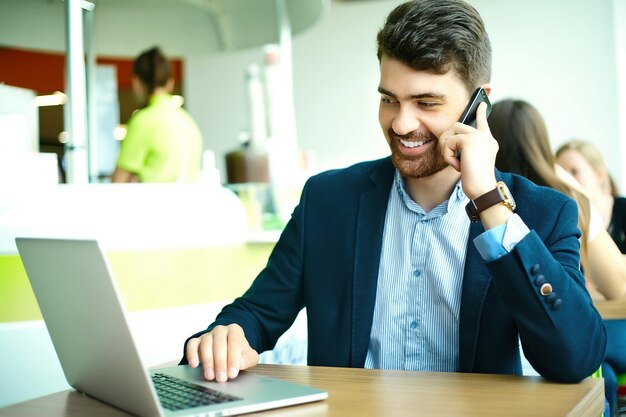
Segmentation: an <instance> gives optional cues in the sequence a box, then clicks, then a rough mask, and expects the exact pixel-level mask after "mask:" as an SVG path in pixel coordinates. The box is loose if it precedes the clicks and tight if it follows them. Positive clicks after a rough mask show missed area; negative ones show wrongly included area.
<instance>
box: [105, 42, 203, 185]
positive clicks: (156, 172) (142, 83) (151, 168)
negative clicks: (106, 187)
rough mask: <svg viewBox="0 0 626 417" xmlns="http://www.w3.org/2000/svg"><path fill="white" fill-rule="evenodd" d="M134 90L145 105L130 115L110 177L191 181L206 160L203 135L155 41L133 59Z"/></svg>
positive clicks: (197, 175)
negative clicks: (176, 89) (176, 91)
mask: <svg viewBox="0 0 626 417" xmlns="http://www.w3.org/2000/svg"><path fill="white" fill-rule="evenodd" d="M132 84H133V93H134V95H135V99H136V100H137V101H138V103H139V104H140V106H141V108H140V109H139V110H137V111H136V112H135V113H134V114H133V115H132V116H131V118H130V120H129V122H128V127H127V133H126V137H125V138H124V140H123V141H122V145H121V149H120V154H119V157H118V160H117V164H116V168H115V171H114V172H113V175H112V176H111V181H112V182H192V181H196V180H198V178H199V176H200V169H201V164H202V148H203V143H202V135H201V133H200V129H198V126H197V125H196V123H195V122H194V120H193V119H192V118H191V116H190V115H189V113H187V111H185V109H183V108H182V107H181V103H180V101H179V100H175V99H174V98H173V97H172V96H171V92H172V89H173V87H174V79H173V78H172V74H171V68H170V63H169V62H168V61H167V59H166V58H165V56H164V55H163V54H162V53H161V51H160V50H159V48H157V47H154V48H152V49H149V50H147V51H145V52H143V53H142V54H141V55H139V57H138V58H137V59H135V62H134V65H133V78H132Z"/></svg>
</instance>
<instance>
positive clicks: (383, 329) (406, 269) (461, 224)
mask: <svg viewBox="0 0 626 417" xmlns="http://www.w3.org/2000/svg"><path fill="white" fill-rule="evenodd" d="M468 201H469V198H467V196H466V195H465V193H463V189H462V187H461V181H459V182H458V183H457V184H456V186H455V188H454V190H453V191H452V193H451V195H450V197H449V198H448V200H446V201H444V202H443V203H441V204H439V205H438V206H437V207H435V208H434V209H432V210H431V211H430V212H429V213H426V212H425V211H424V210H423V209H422V208H421V207H420V206H419V205H418V204H417V203H415V202H414V201H413V200H412V199H411V197H410V196H409V195H408V194H407V192H406V190H405V188H404V180H403V179H402V177H401V176H400V174H399V172H397V171H396V174H395V177H394V184H393V189H392V192H391V193H390V195H389V202H388V205H387V214H386V217H385V230H384V232H383V247H382V253H381V260H380V267H379V271H378V289H377V291H376V305H375V307H374V320H373V323H372V330H371V334H370V342H369V346H368V350H367V357H366V359H365V367H366V368H382V369H406V370H420V371H441V372H457V371H458V349H459V311H460V309H461V286H462V283H463V267H464V265H465V256H466V253H467V240H468V237H469V223H470V221H469V218H468V217H467V215H466V213H465V205H466V204H467V202H468ZM528 233H529V230H528V227H527V226H526V224H525V223H524V221H523V220H522V219H521V218H520V217H519V216H518V215H517V214H513V215H512V216H510V217H509V219H508V220H507V223H506V224H503V225H500V226H498V227H495V228H493V229H490V230H488V231H486V232H484V233H482V234H480V235H479V236H477V237H476V238H475V239H474V244H475V245H476V248H477V249H478V252H479V253H480V254H481V256H482V257H483V259H485V261H487V262H489V261H492V260H494V259H496V258H498V257H500V256H503V255H505V254H507V253H508V252H510V251H511V250H512V249H513V248H514V247H515V245H516V244H517V242H519V241H520V240H522V239H523V238H524V236H526V235H527V234H528Z"/></svg>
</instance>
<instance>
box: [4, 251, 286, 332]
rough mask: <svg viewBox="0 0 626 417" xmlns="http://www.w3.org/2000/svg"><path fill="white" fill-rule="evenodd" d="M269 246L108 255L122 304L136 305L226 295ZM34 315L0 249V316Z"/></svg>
mask: <svg viewBox="0 0 626 417" xmlns="http://www.w3.org/2000/svg"><path fill="white" fill-rule="evenodd" d="M273 246H274V244H248V245H237V246H229V247H211V248H192V249H187V248H185V249H167V250H136V251H124V252H121V251H111V252H109V253H108V257H109V260H110V263H111V267H112V269H113V271H114V273H115V276H116V277H117V280H118V285H119V287H120V290H121V292H122V296H123V298H124V301H125V304H126V307H127V309H128V310H130V311H139V310H151V309H157V308H165V307H176V306H183V305H191V304H204V303H209V302H213V301H222V300H231V299H233V298H235V297H237V296H239V295H241V294H242V293H243V292H244V291H245V290H246V289H247V288H248V287H249V286H250V283H251V282H252V280H253V279H254V278H255V277H256V275H257V274H258V273H259V272H260V271H261V269H262V268H263V267H264V266H265V264H266V262H267V258H268V257H269V254H270V252H271V250H272V248H273ZM38 319H41V314H40V312H39V308H38V306H37V303H36V300H35V297H34V295H33V292H32V289H31V287H30V284H29V282H28V278H27V277H26V272H25V271H24V267H23V265H22V262H21V260H20V258H19V256H17V255H0V322H12V321H24V320H38Z"/></svg>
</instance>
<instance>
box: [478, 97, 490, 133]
mask: <svg viewBox="0 0 626 417" xmlns="http://www.w3.org/2000/svg"><path fill="white" fill-rule="evenodd" d="M487 117H488V116H487V103H485V102H482V103H480V104H479V105H478V108H477V109H476V129H478V130H480V131H481V132H485V133H489V136H491V130H490V129H489V123H488V122H487Z"/></svg>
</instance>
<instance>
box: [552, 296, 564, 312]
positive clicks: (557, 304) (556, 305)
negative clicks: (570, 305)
mask: <svg viewBox="0 0 626 417" xmlns="http://www.w3.org/2000/svg"><path fill="white" fill-rule="evenodd" d="M561 304H563V300H561V299H560V298H557V299H556V300H554V303H552V310H554V311H556V310H558V309H559V308H561Z"/></svg>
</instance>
